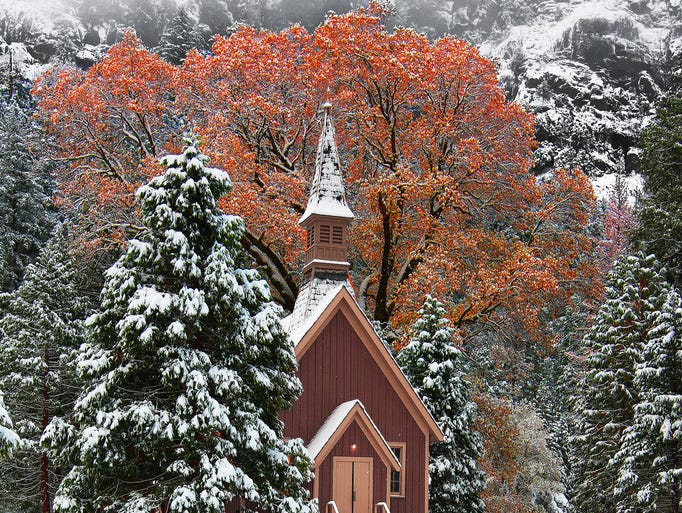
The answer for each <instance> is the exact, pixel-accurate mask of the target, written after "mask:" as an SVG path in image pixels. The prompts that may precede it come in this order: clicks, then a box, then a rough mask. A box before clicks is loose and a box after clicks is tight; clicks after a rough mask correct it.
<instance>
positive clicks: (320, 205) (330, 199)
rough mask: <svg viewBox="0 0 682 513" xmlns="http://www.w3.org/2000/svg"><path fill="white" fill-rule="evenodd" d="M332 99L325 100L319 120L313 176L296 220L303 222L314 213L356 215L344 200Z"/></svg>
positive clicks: (346, 216)
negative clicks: (304, 206) (306, 196)
mask: <svg viewBox="0 0 682 513" xmlns="http://www.w3.org/2000/svg"><path fill="white" fill-rule="evenodd" d="M331 107H332V105H331V103H329V102H325V103H324V104H323V105H322V108H323V109H324V120H323V121H322V133H321V135H320V142H319V144H318V146H317V158H316V160H315V176H314V177H313V184H312V186H311V188H310V196H309V198H308V206H307V207H306V209H305V212H304V213H303V215H302V216H301V219H299V220H298V223H299V224H301V223H303V222H304V221H305V220H306V219H308V218H309V217H310V216H311V215H313V214H319V215H323V216H333V217H340V218H343V219H353V218H355V216H354V215H353V212H351V209H350V208H349V207H348V204H347V203H346V193H345V190H344V186H343V175H342V174H341V164H340V162H339V152H338V150H337V148H336V141H335V140H334V135H335V134H334V125H333V124H332V118H331V115H330V114H329V111H330V110H331Z"/></svg>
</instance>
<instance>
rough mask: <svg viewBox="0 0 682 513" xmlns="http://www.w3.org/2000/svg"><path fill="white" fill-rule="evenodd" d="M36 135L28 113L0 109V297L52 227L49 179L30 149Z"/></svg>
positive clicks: (10, 106) (12, 285) (13, 108)
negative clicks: (0, 235)
mask: <svg viewBox="0 0 682 513" xmlns="http://www.w3.org/2000/svg"><path fill="white" fill-rule="evenodd" d="M36 133H37V129H36V127H35V125H34V122H33V121H32V119H31V115H30V113H29V112H27V111H25V110H24V109H22V108H21V107H19V106H18V105H17V104H16V103H14V102H10V103H7V104H2V105H0V233H2V237H0V292H8V291H11V290H13V289H15V288H16V287H17V286H18V285H19V283H20V282H21V279H22V276H23V274H24V269H25V267H26V265H27V264H28V263H29V262H30V261H31V260H32V259H34V258H35V257H36V256H38V253H39V251H40V248H41V247H42V245H43V244H44V243H45V241H46V240H47V239H48V238H49V237H50V232H51V231H52V227H53V226H54V211H53V209H52V208H51V200H50V195H51V192H52V191H51V188H52V187H51V181H50V177H49V173H48V172H47V170H46V169H45V167H44V165H43V164H42V163H41V161H40V159H39V158H38V157H37V156H36V155H35V153H33V152H32V151H31V148H30V146H31V140H32V139H33V138H34V135H35V134H36ZM34 142H35V141H34ZM36 146H37V144H36Z"/></svg>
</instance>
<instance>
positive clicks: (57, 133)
mask: <svg viewBox="0 0 682 513" xmlns="http://www.w3.org/2000/svg"><path fill="white" fill-rule="evenodd" d="M176 73H177V70H176V69H174V68H173V67H172V66H171V65H170V64H167V63H166V62H165V61H163V60H162V59H160V58H159V57H158V56H157V55H155V54H153V53H150V52H148V51H147V50H145V49H144V48H142V47H141V45H140V43H139V41H138V40H137V38H136V37H135V36H134V35H133V34H132V33H126V34H125V36H124V37H123V40H122V41H121V42H120V43H119V44H117V45H115V46H113V47H112V48H111V49H110V50H109V52H108V53H107V55H106V56H105V57H104V59H103V60H102V61H101V62H99V63H97V64H95V65H94V66H92V67H91V68H90V69H89V70H88V71H87V72H82V71H80V70H77V69H71V68H65V69H59V70H51V71H49V72H47V73H45V74H44V75H43V76H41V77H39V79H38V80H37V81H36V84H35V86H34V88H33V90H32V94H33V96H34V97H35V99H36V100H37V102H38V105H39V107H40V112H39V115H40V116H42V118H43V120H44V121H45V123H44V126H45V130H46V132H47V134H48V135H49V136H50V142H51V144H50V147H49V148H48V151H49V152H50V153H51V156H52V157H53V158H55V160H56V161H57V162H58V163H59V164H60V165H58V166H57V168H56V172H55V178H56V181H57V185H58V199H59V200H60V201H62V202H64V203H65V204H66V208H67V209H70V210H71V211H75V212H77V213H78V214H79V217H78V221H79V228H80V235H81V236H82V237H81V241H82V242H83V243H84V245H85V246H86V247H95V246H97V245H99V244H101V243H102V242H106V241H111V240H119V241H120V240H121V239H122V238H127V237H128V236H129V235H130V233H131V230H135V229H136V227H137V226H138V225H139V224H140V223H139V220H138V217H139V216H138V214H137V209H136V208H135V204H134V201H135V200H134V192H135V190H136V189H137V188H138V187H139V186H140V185H142V184H143V183H146V182H147V181H148V180H149V178H150V176H149V170H150V169H158V171H159V172H160V167H158V164H157V162H156V161H157V160H158V158H157V157H159V156H160V155H161V154H162V153H163V152H164V151H165V149H166V148H165V146H166V145H167V144H168V139H169V137H170V134H172V133H175V132H177V129H176V127H175V126H174V125H176V124H177V123H178V122H179V120H178V118H177V117H176V115H175V113H174V112H173V110H172V99H173V89H174V87H175V83H176V78H175V75H176Z"/></svg>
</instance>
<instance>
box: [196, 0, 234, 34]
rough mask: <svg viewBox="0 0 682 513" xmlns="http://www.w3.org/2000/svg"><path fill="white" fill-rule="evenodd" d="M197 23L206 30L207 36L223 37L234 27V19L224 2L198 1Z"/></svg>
mask: <svg viewBox="0 0 682 513" xmlns="http://www.w3.org/2000/svg"><path fill="white" fill-rule="evenodd" d="M199 23H201V24H202V25H204V26H205V27H207V28H208V32H209V34H208V35H209V36H212V35H213V34H220V35H223V36H224V35H227V32H228V30H229V29H230V27H232V25H234V17H233V16H232V13H231V12H230V8H229V7H228V5H227V2H225V0H200V3H199ZM209 39H210V37H209ZM207 42H208V39H207Z"/></svg>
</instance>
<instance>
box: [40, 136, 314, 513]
mask: <svg viewBox="0 0 682 513" xmlns="http://www.w3.org/2000/svg"><path fill="white" fill-rule="evenodd" d="M187 143H188V146H187V147H186V148H185V149H184V151H183V153H182V154H181V155H169V156H166V157H164V158H163V159H162V164H163V165H164V166H166V167H167V169H166V171H165V173H164V174H163V175H162V176H159V177H156V178H154V179H153V180H151V182H150V183H149V184H148V185H146V186H144V187H141V188H140V189H139V190H138V197H139V199H140V201H141V207H142V218H143V222H144V224H145V226H146V227H147V229H146V231H144V232H143V233H142V235H141V236H140V238H138V239H134V240H130V241H129V242H128V249H127V252H126V253H125V254H124V255H123V256H121V258H120V259H119V260H118V261H117V262H116V263H115V264H114V265H113V266H112V267H111V268H110V269H109V270H108V271H107V272H106V277H105V285H104V288H103V290H102V294H101V311H100V313H98V314H96V315H94V316H92V317H91V318H90V320H89V325H90V332H91V334H90V342H89V345H88V346H86V347H84V348H83V356H82V357H81V359H80V360H79V366H80V368H81V370H82V371H83V373H84V374H85V375H87V376H89V377H90V379H91V381H92V384H91V385H90V386H89V387H88V388H87V389H86V390H85V391H84V393H83V394H82V395H81V396H80V398H79V399H78V401H77V402H76V405H75V409H74V415H73V423H71V424H69V423H67V422H64V421H61V422H60V421H55V422H53V424H52V428H51V430H50V432H49V433H48V434H47V435H46V436H45V441H46V442H47V443H49V444H50V445H51V446H52V447H53V448H54V450H55V451H56V452H57V453H58V454H59V455H60V457H61V458H62V460H65V461H67V462H69V463H71V464H72V465H73V469H72V470H71V471H70V472H69V474H68V475H66V476H65V478H64V480H63V481H62V484H61V486H60V488H59V490H58V493H57V497H56V499H55V507H56V510H57V511H60V512H82V513H85V512H92V511H98V512H105V513H106V512H116V513H132V512H142V511H144V512H147V511H164V512H173V513H190V512H192V513H218V512H220V513H223V511H224V509H225V506H226V504H227V503H229V502H230V501H231V500H233V499H243V500H244V501H245V504H247V505H252V506H254V507H256V508H259V509H263V510H269V511H277V512H281V513H308V512H311V511H314V510H316V506H315V504H314V503H313V502H310V501H309V498H308V495H309V494H308V492H307V491H306V489H305V488H304V486H303V484H304V482H305V481H308V480H309V479H310V478H311V477H312V476H311V473H310V470H309V465H310V460H309V458H308V456H307V453H306V451H305V448H304V447H303V444H302V442H301V440H299V439H296V440H291V441H283V440H282V432H283V426H282V423H281V421H280V420H279V418H278V414H279V412H280V410H281V409H282V408H286V407H288V406H289V405H290V404H291V403H292V401H294V400H295V399H296V398H297V397H298V395H299V394H300V392H301V384H300V382H299V380H298V378H297V377H296V376H295V370H296V367H297V364H296V359H295V356H294V350H293V346H292V345H291V342H290V341H289V339H288V336H287V335H286V333H285V332H284V331H283V330H282V328H281V326H280V323H279V319H280V316H281V309H280V308H279V307H278V306H276V305H275V304H274V303H273V302H272V301H271V299H270V292H269V289H268V287H267V284H266V282H265V281H263V280H262V279H261V278H260V276H259V275H258V272H257V271H256V270H253V269H251V268H250V260H249V259H248V258H247V256H246V254H245V252H244V251H243V249H242V247H241V245H240V239H241V237H242V234H243V232H244V223H243V221H242V220H241V218H239V217H235V216H229V215H225V214H224V213H222V212H221V211H220V210H219V209H218V206H217V201H218V199H219V198H220V197H221V196H223V195H224V194H226V193H228V192H229V191H230V190H231V188H232V185H231V182H230V179H229V177H228V175H227V173H225V172H224V171H221V170H219V169H213V168H208V167H205V165H204V164H205V162H206V157H205V156H204V155H202V154H201V153H200V152H199V151H198V150H197V147H196V144H197V143H196V141H193V140H187Z"/></svg>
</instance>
